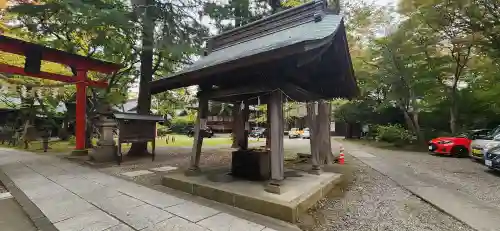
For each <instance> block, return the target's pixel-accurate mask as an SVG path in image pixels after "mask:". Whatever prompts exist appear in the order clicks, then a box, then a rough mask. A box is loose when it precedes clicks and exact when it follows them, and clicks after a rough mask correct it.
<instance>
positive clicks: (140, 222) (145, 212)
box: [113, 204, 174, 230]
mask: <svg viewBox="0 0 500 231" xmlns="http://www.w3.org/2000/svg"><path fill="white" fill-rule="evenodd" d="M113 215H114V216H116V217H117V218H118V219H120V220H122V221H123V222H125V223H127V224H130V225H131V226H132V227H133V228H134V229H137V230H141V229H144V228H147V227H151V226H154V225H155V224H157V223H160V222H162V221H165V220H167V219H169V218H171V217H173V216H174V215H172V214H170V213H168V212H166V211H163V210H161V209H159V208H156V207H154V206H151V205H148V204H144V205H141V206H138V207H135V208H133V209H126V210H121V211H118V212H116V213H113Z"/></svg>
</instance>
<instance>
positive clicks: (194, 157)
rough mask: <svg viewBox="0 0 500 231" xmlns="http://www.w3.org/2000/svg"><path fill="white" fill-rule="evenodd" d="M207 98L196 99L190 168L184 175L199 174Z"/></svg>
mask: <svg viewBox="0 0 500 231" xmlns="http://www.w3.org/2000/svg"><path fill="white" fill-rule="evenodd" d="M207 112H208V98H207V97H205V96H200V97H199V98H198V115H197V116H196V124H195V127H194V141H193V149H192V151H191V166H190V167H189V170H188V172H186V175H196V174H198V173H199V172H200V156H201V146H202V145H203V133H202V129H204V128H205V126H206V123H207Z"/></svg>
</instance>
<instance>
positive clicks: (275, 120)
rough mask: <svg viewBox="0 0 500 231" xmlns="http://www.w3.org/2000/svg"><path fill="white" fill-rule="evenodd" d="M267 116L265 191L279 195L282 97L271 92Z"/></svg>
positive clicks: (281, 153) (282, 176) (282, 166)
mask: <svg viewBox="0 0 500 231" xmlns="http://www.w3.org/2000/svg"><path fill="white" fill-rule="evenodd" d="M268 108H269V109H270V110H269V116H270V117H271V118H270V119H271V121H270V122H271V123H270V124H271V126H270V128H271V129H270V131H269V133H270V134H271V137H272V140H271V142H270V143H271V155H270V156H271V181H270V182H269V184H268V185H267V187H266V191H268V192H271V193H276V194H280V185H281V181H282V180H283V179H284V175H285V174H284V160H285V156H284V149H283V95H282V93H281V92H280V91H273V92H271V94H270V99H269V107H268Z"/></svg>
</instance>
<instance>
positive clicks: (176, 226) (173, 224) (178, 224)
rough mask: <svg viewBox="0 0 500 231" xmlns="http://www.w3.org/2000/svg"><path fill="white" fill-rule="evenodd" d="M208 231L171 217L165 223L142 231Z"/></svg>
mask: <svg viewBox="0 0 500 231" xmlns="http://www.w3.org/2000/svg"><path fill="white" fill-rule="evenodd" d="M166 230H168V231H210V230H208V229H207V228H204V227H202V226H199V225H197V224H195V223H191V222H189V221H187V220H184V219H182V218H180V217H172V218H170V219H168V220H166V221H163V222H160V223H158V224H156V225H155V226H153V227H149V228H147V229H144V231H166Z"/></svg>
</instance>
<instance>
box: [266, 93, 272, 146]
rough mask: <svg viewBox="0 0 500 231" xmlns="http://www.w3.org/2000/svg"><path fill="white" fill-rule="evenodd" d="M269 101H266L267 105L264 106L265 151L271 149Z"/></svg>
mask: <svg viewBox="0 0 500 231" xmlns="http://www.w3.org/2000/svg"><path fill="white" fill-rule="evenodd" d="M270 104H271V103H270V100H268V102H267V104H266V133H267V137H266V149H267V150H270V149H271V139H272V135H271V113H270V112H271V109H270Z"/></svg>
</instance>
